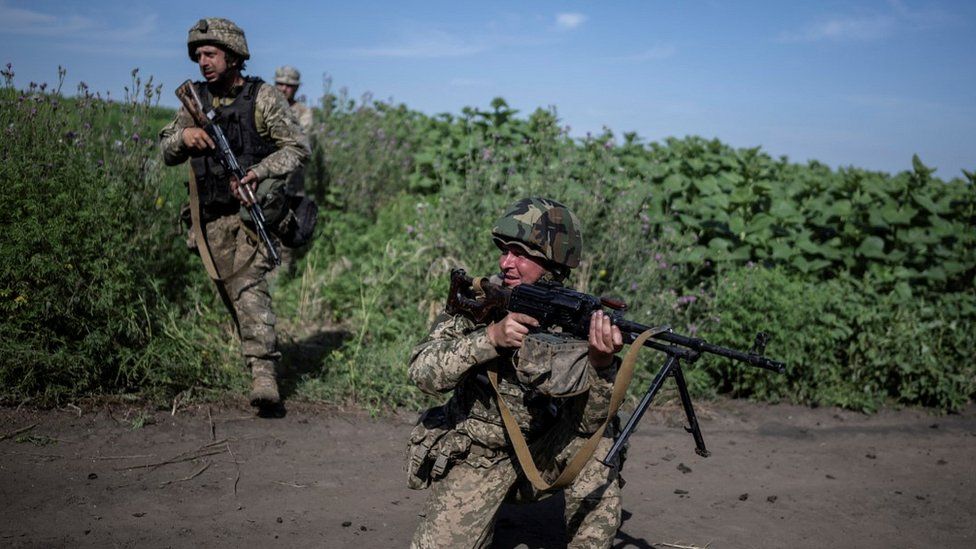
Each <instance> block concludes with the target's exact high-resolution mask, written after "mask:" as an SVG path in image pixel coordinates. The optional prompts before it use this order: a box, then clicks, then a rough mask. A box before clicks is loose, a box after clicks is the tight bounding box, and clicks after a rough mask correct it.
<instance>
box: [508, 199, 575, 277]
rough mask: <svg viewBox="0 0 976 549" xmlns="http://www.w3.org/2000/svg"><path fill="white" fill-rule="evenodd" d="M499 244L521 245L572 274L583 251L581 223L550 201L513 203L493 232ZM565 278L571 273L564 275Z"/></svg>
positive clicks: (571, 214) (568, 210) (527, 250)
mask: <svg viewBox="0 0 976 549" xmlns="http://www.w3.org/2000/svg"><path fill="white" fill-rule="evenodd" d="M491 236H492V239H493V240H494V241H495V245H497V246H498V247H499V248H501V249H502V250H504V249H505V248H506V246H512V245H515V246H518V247H520V248H522V249H523V250H525V251H526V253H528V254H529V255H531V256H533V257H538V258H540V259H544V260H545V261H546V262H548V263H549V264H551V265H554V266H556V267H561V268H560V269H557V270H559V271H568V269H573V268H576V267H578V266H579V263H580V254H581V253H582V251H583V235H582V234H581V233H580V222H579V220H578V219H576V215H575V214H573V212H572V211H570V209H569V208H567V207H566V206H564V205H562V204H560V203H559V202H556V201H555V200H550V199H548V198H538V197H533V198H523V199H522V200H519V201H518V202H516V203H515V204H512V205H511V206H510V207H509V208H508V210H507V211H506V212H505V214H504V215H503V216H501V217H500V218H499V219H498V221H495V225H494V227H493V228H492V229H491ZM558 274H561V275H563V276H565V275H566V274H567V272H560V273H558Z"/></svg>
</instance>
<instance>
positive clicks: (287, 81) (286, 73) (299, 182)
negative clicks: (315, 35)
mask: <svg viewBox="0 0 976 549" xmlns="http://www.w3.org/2000/svg"><path fill="white" fill-rule="evenodd" d="M301 80H302V73H300V72H298V69H296V68H295V67H290V66H288V65H284V66H281V67H278V70H276V71H275V87H276V88H278V91H280V92H281V94H282V95H284V96H285V99H287V100H288V105H289V106H290V107H291V110H292V112H293V113H295V118H296V119H298V125H299V126H301V128H302V133H303V134H304V135H305V139H309V138H310V137H311V131H312V109H310V108H308V106H306V105H305V103H302V102H301V101H298V100H297V99H296V98H295V94H297V93H298V87H299V86H301V85H302V81H301ZM286 188H287V191H288V194H289V195H291V196H305V174H304V170H303V169H299V170H295V171H294V172H292V175H291V176H290V177H289V178H288V184H287V186H286Z"/></svg>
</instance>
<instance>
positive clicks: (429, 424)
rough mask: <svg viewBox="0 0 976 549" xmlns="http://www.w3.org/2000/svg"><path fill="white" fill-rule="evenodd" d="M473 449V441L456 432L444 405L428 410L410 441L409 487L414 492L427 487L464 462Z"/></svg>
mask: <svg viewBox="0 0 976 549" xmlns="http://www.w3.org/2000/svg"><path fill="white" fill-rule="evenodd" d="M470 448H471V439H470V438H469V437H468V436H467V435H464V434H462V433H459V432H458V431H456V430H454V428H453V425H450V424H449V422H448V421H447V417H446V415H445V413H444V407H443V406H438V407H435V408H430V409H429V410H427V411H425V412H424V413H423V414H422V415H421V416H420V419H419V420H418V422H417V425H416V427H414V428H413V431H411V432H410V440H409V441H408V442H407V463H406V470H407V486H408V487H409V488H410V489H412V490H423V489H425V488H427V487H428V486H430V483H431V482H432V481H435V480H437V479H439V478H442V477H443V476H444V475H445V474H446V473H447V471H448V470H449V469H450V466H451V465H453V464H454V463H457V462H458V461H461V460H463V459H464V457H465V456H466V455H467V454H468V450H469V449H470Z"/></svg>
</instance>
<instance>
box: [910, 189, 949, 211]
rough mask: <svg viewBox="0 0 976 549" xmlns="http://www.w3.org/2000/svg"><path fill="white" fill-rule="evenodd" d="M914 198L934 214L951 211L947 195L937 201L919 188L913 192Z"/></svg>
mask: <svg viewBox="0 0 976 549" xmlns="http://www.w3.org/2000/svg"><path fill="white" fill-rule="evenodd" d="M912 200H914V201H915V203H916V204H918V205H919V206H921V207H923V208H925V209H926V210H927V211H928V212H929V213H932V214H943V213H946V212H948V211H949V204H948V197H946V196H943V197H942V198H940V199H939V201H938V202H935V201H933V200H932V199H931V198H929V197H928V196H926V195H925V194H923V193H922V191H920V190H919V191H915V192H913V193H912Z"/></svg>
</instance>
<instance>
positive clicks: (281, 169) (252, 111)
mask: <svg viewBox="0 0 976 549" xmlns="http://www.w3.org/2000/svg"><path fill="white" fill-rule="evenodd" d="M187 49H188V52H189V55H190V59H191V60H192V61H193V62H194V63H196V64H197V65H198V67H199V69H200V74H201V75H202V76H203V81H200V82H196V83H195V84H194V85H195V87H196V90H197V94H198V95H199V96H200V98H201V101H203V103H204V107H205V108H207V109H210V108H213V109H214V112H215V113H216V117H215V119H214V121H215V123H216V124H217V125H218V126H220V128H221V129H222V130H223V132H224V134H225V135H226V136H227V139H228V141H229V142H230V145H231V149H232V150H233V152H234V154H235V155H236V156H237V159H238V161H239V162H240V164H241V166H242V167H243V168H244V169H245V170H246V175H245V176H244V178H243V179H241V180H240V181H238V180H237V179H235V178H232V177H231V175H230V174H229V173H227V172H225V171H224V169H223V168H222V167H221V165H220V164H219V163H218V162H217V160H216V158H215V157H214V156H213V153H214V151H215V144H214V142H213V141H212V140H211V139H210V137H209V136H208V135H207V133H206V132H205V131H204V130H203V129H201V128H198V127H195V126H194V123H193V120H192V118H191V117H190V115H189V114H188V113H187V112H186V111H185V109H183V108H180V110H179V111H178V112H177V113H176V118H175V119H174V120H173V121H172V122H170V123H169V124H168V125H167V126H166V127H164V128H163V129H162V130H161V131H160V134H159V137H160V148H161V149H162V153H163V159H164V161H165V162H166V164H167V165H169V166H174V165H177V164H181V163H183V162H185V161H186V160H187V159H189V160H190V177H191V181H190V184H189V187H190V197H191V198H190V202H191V208H192V209H194V210H195V213H194V216H196V217H197V219H199V221H200V225H201V226H200V227H196V226H194V227H191V233H192V235H193V238H192V239H191V240H192V241H193V243H195V244H196V248H197V249H198V251H199V252H200V254H201V257H204V262H205V264H207V266H208V271H212V270H215V271H216V273H214V272H211V273H210V274H211V277H213V278H214V280H215V282H216V284H217V289H218V292H219V293H220V296H221V298H222V299H223V301H224V304H225V305H226V306H227V308H228V310H229V311H230V313H231V316H232V317H233V319H234V322H235V324H236V326H237V331H238V335H239V336H240V340H241V347H242V351H243V355H244V361H245V363H246V364H247V366H248V367H249V368H250V370H251V376H252V384H251V395H250V397H251V405H252V406H255V407H258V408H259V411H261V412H268V411H274V410H277V409H278V408H279V407H280V403H281V399H280V396H279V394H278V384H277V379H276V369H277V363H278V360H279V359H280V357H281V354H280V353H279V352H278V348H277V341H276V336H275V321H276V319H275V315H274V312H273V311H272V308H271V295H270V293H269V292H268V284H267V281H266V276H267V274H268V272H269V271H270V270H271V269H272V268H273V264H272V262H271V259H270V258H269V256H268V253H267V250H265V248H264V246H263V244H262V243H261V241H260V239H258V238H257V237H256V235H255V234H254V232H253V230H252V226H251V225H250V218H249V217H242V216H246V215H247V213H246V212H247V210H246V208H245V207H244V205H246V204H247V202H246V200H245V198H243V195H242V193H241V192H240V189H239V188H240V186H242V185H247V186H248V187H250V189H251V191H252V192H254V193H255V194H256V196H257V197H258V200H259V202H260V203H261V205H262V206H263V207H264V209H265V217H266V221H267V226H268V228H269V229H270V230H273V229H274V228H275V227H276V224H277V223H278V222H279V221H280V219H281V217H283V215H284V211H283V210H282V209H281V208H280V205H281V204H283V203H284V191H283V189H284V184H285V179H286V178H287V177H288V175H289V174H290V173H291V172H293V171H295V170H296V169H298V168H299V167H300V166H301V164H302V162H303V161H304V160H305V159H306V158H307V157H308V154H309V151H308V145H307V144H306V141H305V139H304V137H303V136H302V133H301V129H300V128H299V127H298V122H297V121H296V120H295V117H294V115H293V114H292V112H291V111H290V110H289V108H288V104H287V102H286V101H285V100H284V98H283V97H282V96H281V94H280V93H278V92H277V91H276V90H275V89H274V88H273V87H272V86H270V85H268V84H266V83H264V82H263V81H262V80H261V79H260V78H255V77H244V76H243V75H242V74H241V73H242V71H243V70H244V66H245V62H246V61H247V60H248V59H249V58H250V53H249V52H248V48H247V41H246V39H245V38H244V31H243V30H241V28H240V27H238V26H237V25H235V24H234V23H233V22H231V21H229V20H227V19H219V18H211V19H201V20H200V21H198V22H197V23H196V24H195V25H193V27H192V28H190V32H189V36H188V38H187ZM274 205H279V207H278V208H277V210H278V211H277V212H276V211H275V209H276V208H275V207H274ZM276 217H277V220H276V219H275V218H276ZM211 258H212V264H213V265H212V267H213V269H211V266H210V259H211Z"/></svg>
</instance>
